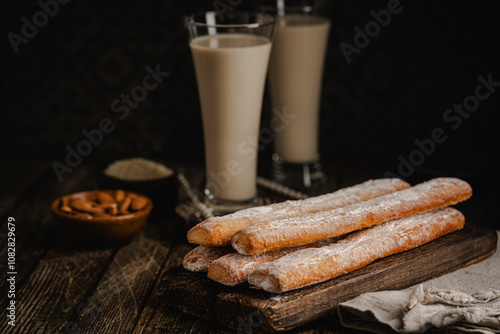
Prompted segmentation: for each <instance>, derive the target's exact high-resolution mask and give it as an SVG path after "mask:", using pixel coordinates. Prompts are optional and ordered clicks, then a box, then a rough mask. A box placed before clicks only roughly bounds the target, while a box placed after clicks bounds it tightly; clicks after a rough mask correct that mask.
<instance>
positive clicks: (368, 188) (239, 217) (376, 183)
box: [187, 178, 410, 246]
mask: <svg viewBox="0 0 500 334" xmlns="http://www.w3.org/2000/svg"><path fill="white" fill-rule="evenodd" d="M409 186H410V185H409V184H408V183H407V182H405V181H403V180H400V179H395V178H394V179H376V180H368V181H366V182H363V183H361V184H358V185H355V186H352V187H348V188H343V189H339V190H337V191H335V192H332V193H328V194H324V195H321V196H316V197H310V198H307V199H303V200H289V201H285V202H280V203H275V204H270V205H264V206H259V207H253V208H249V209H244V210H240V211H237V212H235V213H232V214H228V215H225V216H222V217H214V218H209V219H206V220H205V221H203V222H201V223H199V224H198V225H196V226H195V227H193V228H192V229H191V230H190V231H189V232H188V235H187V239H188V241H189V242H191V243H197V244H202V245H207V246H222V245H227V244H229V243H230V242H231V237H232V236H233V235H234V234H235V233H236V232H238V231H239V230H241V229H242V228H244V227H246V226H249V225H251V224H254V223H259V222H264V221H271V220H277V219H284V218H291V217H298V216H303V215H306V214H310V213H315V212H318V211H324V210H331V209H333V208H338V207H341V206H344V205H348V204H352V203H355V202H359V201H364V200H367V199H370V198H374V197H377V196H381V195H384V194H388V193H391V192H394V191H398V190H401V189H406V188H408V187H409Z"/></svg>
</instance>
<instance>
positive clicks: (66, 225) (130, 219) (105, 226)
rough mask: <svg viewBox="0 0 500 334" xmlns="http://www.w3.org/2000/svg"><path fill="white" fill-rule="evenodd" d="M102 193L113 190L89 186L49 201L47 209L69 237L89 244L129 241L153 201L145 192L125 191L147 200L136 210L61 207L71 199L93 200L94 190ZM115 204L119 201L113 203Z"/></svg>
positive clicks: (95, 196)
mask: <svg viewBox="0 0 500 334" xmlns="http://www.w3.org/2000/svg"><path fill="white" fill-rule="evenodd" d="M99 193H106V194H109V195H111V196H114V194H116V190H92V191H83V192H79V193H74V194H70V195H66V196H63V197H60V198H58V199H56V200H55V201H54V202H52V206H51V210H52V214H53V215H54V218H55V221H56V222H57V224H58V225H59V227H60V228H61V229H62V230H63V231H64V232H65V233H67V234H69V235H71V236H72V237H74V238H76V239H78V240H80V241H83V242H86V243H90V244H99V245H102V244H105V245H110V244H119V243H125V242H128V241H130V240H131V239H132V238H133V237H134V236H135V235H136V234H137V233H138V232H139V231H140V230H141V229H142V227H143V226H144V224H146V221H147V219H148V217H149V214H150V213H151V209H152V208H153V204H152V201H151V199H150V198H149V197H148V196H145V195H143V194H139V193H134V192H129V191H127V192H125V193H126V195H130V196H131V197H134V196H135V197H136V198H137V197H140V198H143V199H145V200H146V201H147V202H146V204H145V205H144V207H142V208H141V209H139V210H136V211H134V210H132V211H130V212H128V213H124V214H120V213H118V214H116V215H111V214H106V213H105V214H99V215H94V214H90V213H87V212H84V211H79V210H77V209H74V208H72V207H71V206H70V209H72V212H65V211H64V210H62V209H61V208H62V204H63V201H64V202H66V201H67V202H69V203H74V202H73V201H74V200H84V201H93V202H95V203H96V204H98V203H99V201H98V194H99ZM116 204H117V206H118V205H119V203H116Z"/></svg>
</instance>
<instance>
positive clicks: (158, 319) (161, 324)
mask: <svg viewBox="0 0 500 334" xmlns="http://www.w3.org/2000/svg"><path fill="white" fill-rule="evenodd" d="M182 232H183V231H182ZM177 240H179V239H177ZM193 247H194V246H193V245H189V244H187V243H186V242H184V241H183V240H181V241H180V242H178V243H176V244H175V245H174V246H173V248H172V250H171V252H170V253H169V254H168V258H167V259H166V261H165V263H164V264H163V268H162V272H163V271H165V270H168V269H170V268H172V267H176V266H179V265H181V264H182V259H183V257H184V255H186V254H187V253H188V252H189V251H190V250H191V249H193ZM158 284H159V282H158V281H157V282H156V284H155V287H154V288H153V290H152V293H151V295H150V297H149V299H148V301H147V303H146V305H145V306H144V310H143V312H142V314H141V317H140V318H139V320H138V322H137V325H136V327H135V328H134V331H133V332H134V333H137V334H138V333H159V332H162V333H170V330H172V331H174V330H175V328H176V327H175V326H176V323H177V321H176V319H177V318H178V315H175V314H174V313H172V312H171V311H170V310H166V309H165V308H164V303H163V301H162V300H161V298H160V296H159V295H158V293H157V292H156V289H157V286H158ZM162 310H164V311H163V312H162ZM185 330H187V328H186V329H185ZM187 333H189V331H187Z"/></svg>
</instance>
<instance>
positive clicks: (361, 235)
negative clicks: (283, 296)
mask: <svg viewBox="0 0 500 334" xmlns="http://www.w3.org/2000/svg"><path fill="white" fill-rule="evenodd" d="M464 222H465V218H464V216H463V215H462V214H461V213H460V212H459V211H457V210H456V209H453V208H444V209H437V210H434V211H431V212H427V213H422V214H419V215H413V216H409V217H405V218H401V219H397V220H392V221H389V222H386V223H384V224H381V225H377V226H373V227H371V228H368V229H365V230H362V231H359V232H356V233H353V234H351V235H350V236H348V237H347V238H345V239H343V240H341V241H339V242H338V243H336V244H333V245H329V246H324V247H321V248H314V249H313V248H309V249H304V250H300V251H297V252H294V253H292V254H288V255H285V256H283V257H281V258H279V259H277V260H275V261H273V262H270V263H266V264H263V265H261V266H259V267H258V268H257V269H255V270H254V271H253V272H252V273H251V274H250V275H249V277H248V282H249V283H250V284H252V285H255V286H257V287H260V288H262V289H264V290H266V291H269V292H284V291H289V290H292V289H297V288H300V287H304V286H307V285H311V284H315V283H319V282H322V281H325V280H328V279H331V278H333V277H337V276H340V275H343V274H345V273H347V272H350V271H353V270H356V269H358V268H361V267H363V266H365V265H367V264H369V263H371V262H373V261H375V260H376V259H379V258H382V257H386V256H389V255H391V254H395V253H399V252H403V251H405V250H409V249H412V248H415V247H417V246H419V245H422V244H424V243H427V242H429V241H431V240H433V239H436V238H438V237H440V236H442V235H444V234H446V233H449V232H452V231H455V230H458V229H461V228H462V227H463V225H464Z"/></svg>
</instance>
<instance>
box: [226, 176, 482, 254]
mask: <svg viewBox="0 0 500 334" xmlns="http://www.w3.org/2000/svg"><path fill="white" fill-rule="evenodd" d="M471 195H472V188H471V187H470V185H469V184H468V183H467V182H465V181H462V180H460V179H457V178H436V179H432V180H429V181H426V182H423V183H421V184H418V185H416V186H413V187H411V188H408V189H404V190H400V191H396V192H392V193H389V194H386V195H383V196H379V197H376V198H372V199H368V200H366V201H362V202H357V203H353V204H350V205H346V206H343V207H339V208H335V209H332V210H327V211H320V212H317V213H313V214H307V215H304V216H301V217H293V218H286V219H280V220H274V221H268V222H261V223H255V224H252V225H250V226H248V227H245V228H244V229H242V230H240V231H238V232H237V233H235V235H234V236H233V238H232V246H233V248H234V249H236V250H237V251H238V253H241V254H247V255H254V254H260V253H264V252H268V251H271V250H274V249H279V248H283V247H291V246H298V245H301V244H307V243H310V242H314V241H316V240H321V239H326V238H331V237H335V236H339V235H343V234H345V233H349V232H353V231H356V230H360V229H363V228H366V227H369V226H372V225H376V224H380V223H383V222H386V221H389V220H392V219H397V218H402V217H406V216H409V215H413V214H417V213H422V212H426V211H430V210H434V209H437V208H442V207H445V206H448V205H453V204H455V203H458V202H460V201H463V200H465V199H467V198H469V197H470V196H471Z"/></svg>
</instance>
